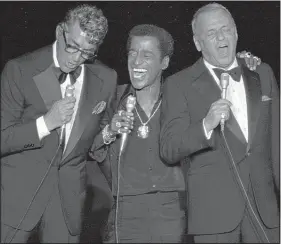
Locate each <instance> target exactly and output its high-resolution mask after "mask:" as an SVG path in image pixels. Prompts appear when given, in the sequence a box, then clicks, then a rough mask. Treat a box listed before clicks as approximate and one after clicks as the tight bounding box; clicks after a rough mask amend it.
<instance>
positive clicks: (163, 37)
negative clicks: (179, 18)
mask: <svg viewBox="0 0 281 244" xmlns="http://www.w3.org/2000/svg"><path fill="white" fill-rule="evenodd" d="M134 36H152V37H155V38H157V40H158V41H159V50H160V52H161V58H164V57H165V56H169V57H171V56H172V55H173V53H174V39H173V37H172V35H171V34H170V33H169V32H168V31H166V30H165V29H163V28H160V27H158V26H156V25H148V24H143V25H136V26H135V27H133V28H132V29H131V31H130V32H129V37H128V41H127V50H129V48H130V46H131V41H132V38H133V37H134Z"/></svg>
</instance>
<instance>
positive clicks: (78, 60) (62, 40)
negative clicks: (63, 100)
mask: <svg viewBox="0 0 281 244" xmlns="http://www.w3.org/2000/svg"><path fill="white" fill-rule="evenodd" d="M64 26H65V28H64V29H63V27H62V26H61V25H59V26H57V29H56V36H57V59H58V62H59V65H60V68H61V70H62V71H63V72H66V73H69V72H71V71H73V70H75V69H76V68H77V67H78V66H79V65H81V64H82V63H84V62H85V61H86V59H85V58H83V57H82V56H81V52H80V51H77V52H75V53H69V52H67V51H66V47H67V45H68V46H71V47H74V49H75V48H77V50H83V51H85V52H87V53H95V51H96V50H97V46H96V45H95V44H90V43H89V37H88V36H87V35H86V34H85V33H84V32H83V31H82V30H81V28H80V26H79V23H78V21H76V22H74V23H73V24H68V25H67V24H65V25H64Z"/></svg>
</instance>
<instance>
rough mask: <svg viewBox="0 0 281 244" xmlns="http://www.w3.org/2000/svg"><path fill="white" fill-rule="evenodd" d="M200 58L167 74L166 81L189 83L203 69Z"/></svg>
mask: <svg viewBox="0 0 281 244" xmlns="http://www.w3.org/2000/svg"><path fill="white" fill-rule="evenodd" d="M203 67H204V66H203V64H202V60H201V59H199V60H198V61H197V62H195V63H194V64H193V65H191V66H189V67H186V68H184V69H182V70H181V71H179V72H177V73H175V74H173V75H171V76H169V77H167V78H166V82H174V83H178V84H179V85H182V84H186V85H189V84H191V83H192V82H193V81H194V80H195V79H196V78H197V77H199V76H200V75H201V74H202V72H204V69H203Z"/></svg>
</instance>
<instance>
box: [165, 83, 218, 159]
mask: <svg viewBox="0 0 281 244" xmlns="http://www.w3.org/2000/svg"><path fill="white" fill-rule="evenodd" d="M178 81H179V80H174V79H170V80H169V79H168V80H166V81H165V83H164V90H163V100H162V108H161V119H160V123H161V132H160V155H161V157H162V158H163V159H164V160H165V161H166V162H167V163H168V164H175V163H177V162H179V161H180V160H183V159H184V158H185V157H188V156H190V155H191V154H193V153H195V152H197V151H199V150H202V149H205V148H208V147H210V146H212V144H213V137H212V138H211V139H210V140H207V138H206V137H205V134H204V130H203V122H202V121H203V119H202V120H199V121H192V117H191V114H190V111H189V102H188V101H191V100H192V98H189V99H187V97H186V95H185V90H186V89H188V88H187V87H180V84H179V83H178ZM192 102H196V101H192ZM192 106H194V105H192Z"/></svg>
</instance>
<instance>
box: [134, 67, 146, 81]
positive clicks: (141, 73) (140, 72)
mask: <svg viewBox="0 0 281 244" xmlns="http://www.w3.org/2000/svg"><path fill="white" fill-rule="evenodd" d="M146 73H147V70H146V69H133V76H134V78H136V79H141V78H143V77H144V76H145V75H146Z"/></svg>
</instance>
